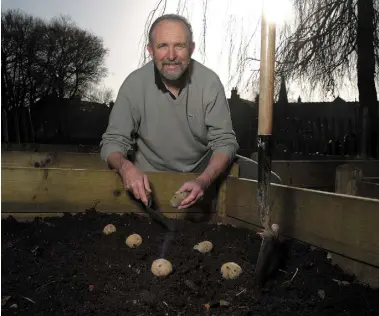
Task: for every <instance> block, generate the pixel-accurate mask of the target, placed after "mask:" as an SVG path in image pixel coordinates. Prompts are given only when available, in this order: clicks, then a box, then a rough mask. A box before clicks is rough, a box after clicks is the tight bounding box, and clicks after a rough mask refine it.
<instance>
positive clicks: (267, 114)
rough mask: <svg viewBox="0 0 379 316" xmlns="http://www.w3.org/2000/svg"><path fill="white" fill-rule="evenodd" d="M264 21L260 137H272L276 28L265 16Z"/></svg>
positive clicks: (259, 119)
mask: <svg viewBox="0 0 379 316" xmlns="http://www.w3.org/2000/svg"><path fill="white" fill-rule="evenodd" d="M262 19H263V20H262V31H261V32H262V33H261V61H260V87H259V114H258V135H271V133H272V113H273V102H274V72H275V36H276V27H275V24H272V23H268V22H267V19H266V18H265V16H264V15H263V17H262Z"/></svg>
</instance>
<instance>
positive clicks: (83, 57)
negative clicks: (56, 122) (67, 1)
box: [1, 10, 107, 142]
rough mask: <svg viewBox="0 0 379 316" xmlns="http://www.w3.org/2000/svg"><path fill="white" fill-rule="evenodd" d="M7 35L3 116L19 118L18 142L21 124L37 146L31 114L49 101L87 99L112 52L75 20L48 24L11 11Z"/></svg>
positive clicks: (4, 17)
mask: <svg viewBox="0 0 379 316" xmlns="http://www.w3.org/2000/svg"><path fill="white" fill-rule="evenodd" d="M1 30H2V32H1V44H2V45H1V51H2V56H1V62H2V63H1V75H2V108H3V116H4V117H5V120H7V118H8V117H10V116H13V118H14V123H13V124H12V125H13V126H14V133H12V134H13V135H15V140H16V142H21V134H22V133H21V132H20V130H21V128H20V124H22V125H24V128H23V131H24V135H26V137H25V138H24V139H27V140H29V139H31V140H32V141H33V140H34V133H33V127H32V126H31V125H32V124H31V123H32V120H31V117H30V109H31V108H33V106H34V105H35V104H36V102H37V101H39V100H40V99H42V98H43V97H46V96H48V95H56V96H57V97H58V98H60V99H64V98H72V97H74V96H78V95H82V94H84V93H85V91H86V89H87V87H88V85H89V84H97V83H98V82H99V81H100V80H101V78H102V77H104V76H105V75H106V68H105V67H104V57H105V56H106V53H107V50H106V49H105V48H104V47H103V41H102V39H101V38H99V37H97V36H95V35H94V34H92V33H90V32H88V31H86V30H82V29H80V28H78V27H77V26H76V25H75V23H74V22H72V21H71V19H70V18H69V17H58V18H55V19H53V20H52V21H51V22H46V21H43V20H42V19H39V18H36V17H33V16H31V15H28V14H25V13H23V12H21V11H19V10H9V11H6V12H3V13H2V19H1ZM4 111H5V112H4ZM7 114H11V115H7ZM26 116H28V118H26ZM4 123H5V125H8V121H7V122H5V121H4V119H3V124H4ZM7 132H8V131H7ZM28 132H29V133H31V137H27V136H28V135H27V134H28ZM5 134H6V135H8V134H7V133H5ZM7 138H8V139H7V140H9V137H7Z"/></svg>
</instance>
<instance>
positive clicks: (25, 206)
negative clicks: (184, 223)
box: [1, 168, 215, 216]
mask: <svg viewBox="0 0 379 316" xmlns="http://www.w3.org/2000/svg"><path fill="white" fill-rule="evenodd" d="M196 176H197V175H196V174H185V173H163V172H162V173H161V172H153V173H148V177H149V180H150V182H151V186H152V188H153V190H154V191H155V192H156V197H157V202H158V204H159V206H160V209H161V210H162V211H163V212H164V213H167V214H168V213H173V214H172V215H173V216H175V214H176V215H177V214H178V213H191V212H194V213H196V212H200V213H202V214H206V215H210V214H212V213H214V212H215V210H214V208H212V207H211V199H212V198H214V196H213V195H211V194H208V195H207V196H205V197H204V200H203V201H202V202H201V203H199V205H198V206H197V207H192V208H190V209H187V210H183V211H178V210H177V209H175V208H173V207H171V205H170V204H169V203H170V199H171V198H172V196H173V195H174V193H175V192H176V190H178V189H179V188H180V186H181V185H182V184H183V183H184V182H186V181H188V180H192V179H195V177H196ZM1 182H2V212H8V213H14V212H24V213H25V212H38V213H46V212H52V213H60V212H73V213H75V212H83V211H85V210H86V209H89V208H91V207H93V206H96V209H97V210H98V211H103V212H116V213H128V212H140V213H143V212H144V210H143V206H142V205H141V203H138V202H136V201H134V200H133V199H131V198H130V196H129V195H128V194H127V193H126V191H125V190H124V189H123V186H122V181H121V179H120V177H119V176H118V175H117V174H116V173H115V172H112V171H106V170H76V169H41V168H2V177H1Z"/></svg>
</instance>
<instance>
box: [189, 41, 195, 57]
mask: <svg viewBox="0 0 379 316" xmlns="http://www.w3.org/2000/svg"><path fill="white" fill-rule="evenodd" d="M195 46H196V45H195V42H192V43H191V44H190V47H189V49H190V56H192V54H193V52H194V50H195Z"/></svg>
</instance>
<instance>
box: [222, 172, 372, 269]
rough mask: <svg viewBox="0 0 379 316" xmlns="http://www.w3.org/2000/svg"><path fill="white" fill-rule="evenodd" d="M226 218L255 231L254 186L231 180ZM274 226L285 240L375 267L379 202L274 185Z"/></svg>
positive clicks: (256, 210)
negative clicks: (252, 227) (278, 227)
mask: <svg viewBox="0 0 379 316" xmlns="http://www.w3.org/2000/svg"><path fill="white" fill-rule="evenodd" d="M227 181H228V184H227V188H228V190H227V192H226V194H227V199H226V200H227V216H229V217H232V218H236V219H239V220H242V221H244V222H247V223H250V224H252V225H255V226H260V227H261V226H262V225H261V223H260V220H259V214H258V206H257V199H256V195H257V194H256V192H257V182H256V181H252V180H245V179H234V178H229V179H228V180H227ZM271 188H272V194H271V197H272V201H271V203H272V205H273V207H272V217H273V222H276V223H278V224H280V226H281V228H282V230H283V234H284V235H286V236H289V237H292V238H295V239H298V240H301V241H303V242H306V243H309V244H312V245H314V246H317V247H321V248H324V249H326V250H328V251H330V252H334V253H337V254H340V255H344V256H347V257H349V258H351V259H355V260H360V261H363V262H365V263H368V264H371V265H374V266H377V267H379V234H378V223H379V200H375V199H368V198H359V197H352V196H347V195H341V194H335V193H328V192H320V191H315V190H309V189H302V188H294V187H289V186H284V185H275V184H274V185H272V187H271Z"/></svg>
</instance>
